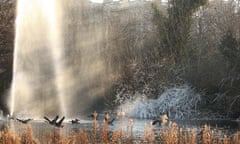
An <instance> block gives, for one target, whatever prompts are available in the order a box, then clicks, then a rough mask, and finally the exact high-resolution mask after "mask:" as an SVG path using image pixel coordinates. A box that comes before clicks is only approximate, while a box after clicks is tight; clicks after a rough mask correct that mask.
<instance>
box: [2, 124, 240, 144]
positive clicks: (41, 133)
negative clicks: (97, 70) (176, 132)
mask: <svg viewBox="0 0 240 144" xmlns="http://www.w3.org/2000/svg"><path fill="white" fill-rule="evenodd" d="M151 121H152V120H149V119H131V122H130V121H129V119H122V120H116V121H114V125H113V126H109V130H110V131H114V130H120V129H121V130H123V132H124V133H125V134H126V133H127V130H128V129H129V128H130V129H132V136H133V137H134V138H136V139H141V138H143V136H144V129H145V128H144V127H150V126H151V124H150V123H151ZM173 122H175V123H177V125H178V126H179V127H181V128H183V130H187V129H196V132H197V133H198V132H200V131H201V130H202V128H203V126H204V125H205V124H207V125H209V126H210V127H211V128H212V130H218V131H219V130H220V131H221V132H223V133H225V134H227V135H231V134H233V133H235V132H236V131H237V130H239V129H240V122H236V121H232V120H187V121H186V120H184V121H183V120H181V121H174V120H173ZM4 123H5V124H7V125H8V126H10V128H11V130H12V131H14V132H15V133H16V134H17V135H20V134H21V133H22V132H23V131H24V129H25V128H26V127H27V126H29V125H30V126H31V127H32V131H33V136H34V137H35V138H37V139H39V140H40V141H41V142H44V139H47V138H48V137H49V136H50V135H51V133H52V132H53V131H54V130H59V131H60V133H61V135H63V136H66V135H68V134H69V133H70V132H72V131H79V130H81V129H84V130H85V131H89V130H91V129H92V128H93V122H92V121H91V120H81V121H80V123H79V124H71V122H70V120H65V122H64V128H55V127H53V126H51V125H49V124H48V123H46V122H45V121H43V120H34V121H32V122H30V123H29V124H27V125H26V124H22V123H19V122H17V121H1V122H0V126H1V127H3V124H4ZM102 123H103V121H102V120H100V121H98V125H99V129H101V126H102ZM131 124H132V125H131ZM131 126H132V127H131ZM160 128H161V129H167V128H168V124H166V125H165V126H162V127H160V126H153V131H154V132H155V134H156V135H157V134H159V133H158V132H159V129H160Z"/></svg>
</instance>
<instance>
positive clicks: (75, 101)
mask: <svg viewBox="0 0 240 144" xmlns="http://www.w3.org/2000/svg"><path fill="white" fill-rule="evenodd" d="M93 13H96V11H94V10H91V9H90V8H89V6H87V5H86V3H84V2H82V1H75V0H72V1H67V2H66V1H64V0H60V1H59V0H50V1H49V0H34V1H32V0H28V1H27V0H19V1H18V4H17V19H16V37H15V52H14V75H13V82H12V89H11V96H10V100H9V106H10V111H11V114H15V115H20V116H32V117H42V116H43V115H56V114H61V115H65V116H76V115H80V114H82V113H84V112H86V111H90V110H92V109H91V107H94V106H93V105H94V104H95V102H96V101H97V100H98V99H99V98H101V97H102V96H103V95H104V93H105V92H106V90H107V89H108V88H110V86H111V82H112V80H113V79H114V73H113V72H112V69H111V68H110V67H108V66H107V60H106V59H105V58H104V57H105V55H104V53H103V52H104V49H103V40H104V39H106V38H107V36H108V35H107V33H106V32H105V31H104V29H103V24H102V23H100V22H101V21H103V19H102V17H101V14H100V15H98V16H100V18H99V17H98V18H97V19H95V18H96V17H94V16H96V15H94V14H93ZM100 107H101V106H100Z"/></svg>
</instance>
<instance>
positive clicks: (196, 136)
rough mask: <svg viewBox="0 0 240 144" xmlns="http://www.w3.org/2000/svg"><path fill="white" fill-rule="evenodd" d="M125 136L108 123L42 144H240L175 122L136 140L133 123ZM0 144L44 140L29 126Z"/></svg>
mask: <svg viewBox="0 0 240 144" xmlns="http://www.w3.org/2000/svg"><path fill="white" fill-rule="evenodd" d="M94 121H95V123H97V121H96V119H95V120H94ZM128 125H129V126H127V127H128V130H127V132H126V133H125V132H124V131H123V130H122V129H121V128H120V129H117V130H114V131H110V130H109V126H108V125H107V124H106V123H103V124H102V127H98V125H97V124H94V125H93V129H92V130H85V129H79V130H78V131H72V132H70V133H69V134H67V135H63V134H62V133H61V129H58V128H56V129H53V130H52V131H51V133H50V135H49V136H48V137H45V140H41V141H44V142H42V143H47V144H97V143H101V144H120V143H128V144H131V143H163V144H239V143H240V131H237V132H236V133H234V134H232V135H227V134H224V133H223V132H221V131H220V130H213V129H211V128H210V126H207V125H205V126H204V127H203V128H202V129H201V131H200V132H197V130H196V129H192V130H191V129H187V130H183V129H182V128H180V127H178V125H177V124H176V123H174V122H169V125H168V126H167V127H159V130H157V134H156V131H155V129H154V128H153V126H152V125H151V124H145V127H144V135H143V137H142V138H135V137H134V134H133V131H132V126H133V124H132V121H130V122H129V124H128ZM0 144H40V140H37V139H35V138H34V137H33V132H32V128H31V127H30V126H27V127H26V128H25V130H24V131H23V132H22V133H21V134H15V133H14V132H13V131H11V130H10V129H9V128H8V127H7V126H6V127H5V128H4V129H3V130H2V131H0Z"/></svg>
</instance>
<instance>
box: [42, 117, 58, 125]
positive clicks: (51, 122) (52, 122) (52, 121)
mask: <svg viewBox="0 0 240 144" xmlns="http://www.w3.org/2000/svg"><path fill="white" fill-rule="evenodd" d="M43 118H44V119H45V120H47V121H48V123H49V124H51V125H55V124H56V121H57V119H58V118H59V116H58V115H57V116H56V117H55V118H54V119H53V120H50V119H49V118H48V117H46V116H44V117H43Z"/></svg>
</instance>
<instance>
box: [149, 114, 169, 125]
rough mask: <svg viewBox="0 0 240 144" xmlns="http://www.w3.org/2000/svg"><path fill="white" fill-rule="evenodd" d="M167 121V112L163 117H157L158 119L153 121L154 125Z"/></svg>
mask: <svg viewBox="0 0 240 144" xmlns="http://www.w3.org/2000/svg"><path fill="white" fill-rule="evenodd" d="M167 121H168V115H167V114H164V115H163V116H162V117H161V119H156V120H154V121H153V122H152V125H155V124H157V123H158V124H159V126H160V125H164V124H166V123H167Z"/></svg>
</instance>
